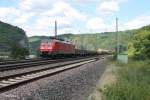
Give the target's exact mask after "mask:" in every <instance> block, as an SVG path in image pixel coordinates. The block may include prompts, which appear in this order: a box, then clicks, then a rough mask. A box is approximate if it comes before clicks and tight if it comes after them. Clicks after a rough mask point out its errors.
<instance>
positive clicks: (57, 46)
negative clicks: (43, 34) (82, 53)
mask: <svg viewBox="0 0 150 100" xmlns="http://www.w3.org/2000/svg"><path fill="white" fill-rule="evenodd" d="M40 54H41V56H42V57H45V56H48V57H50V56H51V57H53V56H57V57H58V56H71V55H74V54H75V45H74V44H72V43H70V42H66V41H63V40H60V39H56V38H51V39H49V40H47V41H46V40H43V41H42V42H41V44H40Z"/></svg>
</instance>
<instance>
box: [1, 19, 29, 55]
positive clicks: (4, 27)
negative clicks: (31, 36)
mask: <svg viewBox="0 0 150 100" xmlns="http://www.w3.org/2000/svg"><path fill="white" fill-rule="evenodd" d="M14 46H16V47H19V48H26V49H28V47H29V44H28V38H27V36H26V34H25V32H24V30H22V29H21V28H19V27H17V26H12V25H10V24H7V23H4V22H1V21H0V54H1V55H2V54H3V53H8V54H9V53H10V52H12V49H13V47H14Z"/></svg>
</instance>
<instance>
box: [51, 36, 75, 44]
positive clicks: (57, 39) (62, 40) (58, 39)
mask: <svg viewBox="0 0 150 100" xmlns="http://www.w3.org/2000/svg"><path fill="white" fill-rule="evenodd" d="M50 39H52V40H55V41H60V42H63V43H68V44H72V42H70V41H65V40H64V39H61V38H58V37H50Z"/></svg>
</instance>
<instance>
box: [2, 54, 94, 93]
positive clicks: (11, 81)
mask: <svg viewBox="0 0 150 100" xmlns="http://www.w3.org/2000/svg"><path fill="white" fill-rule="evenodd" d="M96 60H97V59H96V57H93V58H86V59H80V60H74V61H66V62H61V63H57V64H56V65H53V66H51V65H49V66H50V67H49V68H46V69H45V68H43V69H40V70H34V71H29V72H24V73H19V74H14V75H10V76H5V77H0V92H5V91H8V90H10V89H13V88H16V87H18V86H20V85H23V84H26V83H29V82H32V81H35V80H37V79H40V78H44V77H47V76H52V75H55V74H58V73H60V72H63V71H66V70H70V69H73V68H77V67H79V66H81V65H83V64H87V63H90V62H94V61H96Z"/></svg>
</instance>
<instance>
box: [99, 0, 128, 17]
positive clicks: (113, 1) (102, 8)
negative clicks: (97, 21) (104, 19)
mask: <svg viewBox="0 0 150 100" xmlns="http://www.w3.org/2000/svg"><path fill="white" fill-rule="evenodd" d="M126 1H128V0H102V1H101V2H100V4H99V5H98V7H97V11H98V12H99V13H100V14H102V15H111V14H113V13H115V12H118V11H119V10H120V4H121V3H124V2H126Z"/></svg>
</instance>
